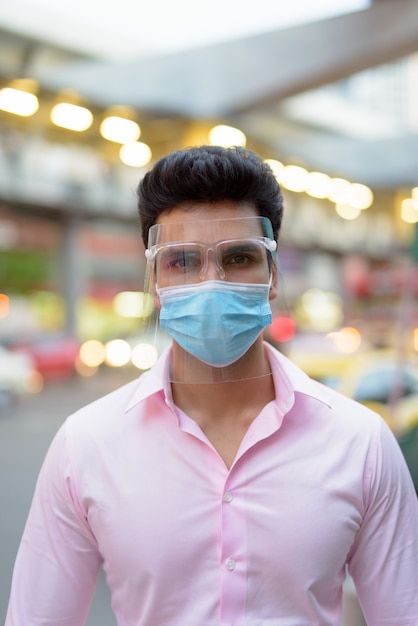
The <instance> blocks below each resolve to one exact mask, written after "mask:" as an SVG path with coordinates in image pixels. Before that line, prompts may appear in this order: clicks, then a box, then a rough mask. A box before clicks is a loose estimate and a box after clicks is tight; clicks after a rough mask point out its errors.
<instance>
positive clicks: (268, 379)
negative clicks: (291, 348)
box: [172, 337, 275, 415]
mask: <svg viewBox="0 0 418 626" xmlns="http://www.w3.org/2000/svg"><path fill="white" fill-rule="evenodd" d="M172 365H173V370H172V381H173V382H172V392H173V399H174V402H175V404H176V405H177V406H179V407H180V408H181V409H182V410H183V411H185V412H186V413H188V414H191V413H192V412H196V411H198V412H201V411H204V412H205V413H207V414H208V415H220V414H222V415H227V414H228V412H229V407H230V409H231V412H232V413H233V412H236V411H237V410H238V411H239V409H240V407H243V406H247V407H248V408H249V410H250V411H251V412H258V410H261V408H262V407H263V406H264V405H265V404H267V403H268V402H270V400H272V399H273V398H274V397H275V391H274V383H273V377H272V375H271V371H270V365H269V362H268V358H267V356H266V354H265V351H264V347H263V342H262V338H261V337H260V338H259V340H257V341H256V342H255V343H254V344H253V345H252V346H251V348H250V349H249V350H248V352H247V353H246V354H245V355H244V356H243V357H242V358H241V359H240V360H239V361H237V362H236V363H234V364H233V365H231V366H228V367H225V368H216V367H211V366H208V365H206V364H205V363H202V362H201V361H198V360H197V359H195V358H193V357H191V356H190V355H188V354H184V351H182V349H181V348H180V346H178V345H174V346H173V364H172ZM219 409H221V411H220V410H219Z"/></svg>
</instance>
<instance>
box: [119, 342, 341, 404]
mask: <svg viewBox="0 0 418 626" xmlns="http://www.w3.org/2000/svg"><path fill="white" fill-rule="evenodd" d="M265 347H266V350H267V354H268V358H269V361H270V367H271V369H272V372H273V376H274V380H275V384H276V389H277V392H278V393H277V395H279V390H280V389H283V387H285V388H286V394H285V395H288V397H292V396H294V394H295V393H301V394H303V395H306V396H310V397H312V398H315V399H316V400H318V401H319V402H322V403H323V404H326V405H327V406H330V404H329V402H328V400H327V397H326V394H325V392H324V391H323V389H322V387H321V385H319V384H318V383H317V382H316V381H314V380H312V379H311V378H309V376H308V375H307V374H305V372H303V371H302V370H301V369H300V368H299V367H297V365H295V364H294V363H292V361H290V360H289V359H288V358H287V357H286V356H284V355H283V354H282V353H281V352H279V351H278V350H276V349H275V348H273V347H272V346H271V345H270V344H269V343H265ZM170 361H171V346H170V347H168V348H166V350H165V351H164V352H163V353H162V355H161V356H160V358H159V359H158V361H157V363H156V364H155V365H154V366H153V367H152V368H151V369H150V370H149V371H147V372H145V373H144V374H142V375H141V376H140V378H139V379H138V382H137V384H136V386H135V389H134V392H133V394H132V396H131V398H130V400H129V402H128V405H127V407H126V411H129V410H130V409H132V408H133V407H134V406H136V405H137V404H139V403H140V402H142V400H145V399H146V398H148V397H150V396H152V395H154V394H157V393H159V392H162V391H163V392H164V394H165V397H166V398H167V399H169V398H170V397H171V392H170V383H169V376H168V371H169V367H170Z"/></svg>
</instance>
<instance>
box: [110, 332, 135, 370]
mask: <svg viewBox="0 0 418 626" xmlns="http://www.w3.org/2000/svg"><path fill="white" fill-rule="evenodd" d="M105 350H106V356H105V363H106V365H110V367H122V366H123V365H126V364H127V363H129V361H130V359H131V347H130V345H129V343H128V342H127V341H125V340H124V339H112V340H111V341H108V342H107V343H106V344H105Z"/></svg>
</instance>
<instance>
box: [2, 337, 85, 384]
mask: <svg viewBox="0 0 418 626" xmlns="http://www.w3.org/2000/svg"><path fill="white" fill-rule="evenodd" d="M9 347H10V349H11V350H13V351H14V352H20V353H22V352H23V353H25V354H28V355H29V356H30V357H31V358H32V359H33V362H34V363H35V367H36V369H37V370H38V371H39V372H40V373H41V374H42V376H43V377H44V379H45V380H52V379H54V380H56V379H64V378H68V377H70V376H72V375H73V374H74V373H75V372H76V360H77V358H78V354H79V351H80V342H79V341H78V340H77V339H75V338H74V337H70V336H68V335H42V336H39V337H31V338H30V339H27V338H24V339H21V340H15V341H14V342H13V343H10V344H9Z"/></svg>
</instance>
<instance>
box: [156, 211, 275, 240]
mask: <svg viewBox="0 0 418 626" xmlns="http://www.w3.org/2000/svg"><path fill="white" fill-rule="evenodd" d="M258 217H259V216H258V213H257V210H256V208H255V206H254V205H252V204H250V203H238V202H234V201H232V200H225V201H222V202H216V203H200V204H187V205H186V204H184V205H179V206H177V207H175V208H174V209H171V210H170V211H167V212H165V213H162V214H161V215H160V216H159V218H158V219H157V224H161V225H162V226H161V228H160V229H159V238H160V243H162V242H163V241H164V242H165V243H167V242H170V241H202V242H205V243H212V242H216V241H220V240H222V239H239V238H247V237H259V236H261V235H263V232H262V228H261V225H260V223H259V222H260V220H259V219H251V218H258Z"/></svg>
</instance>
